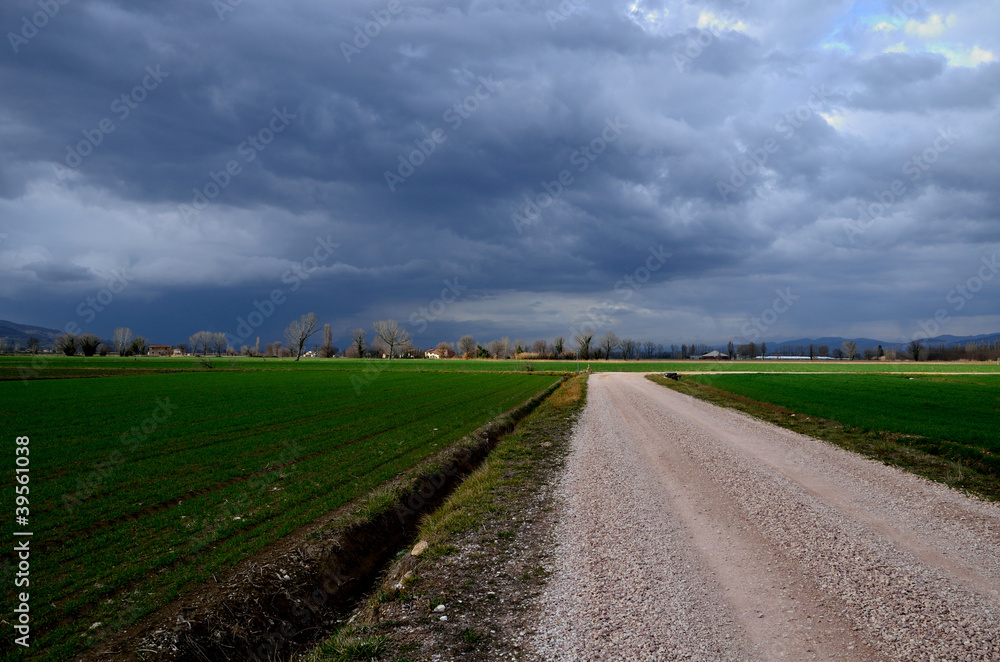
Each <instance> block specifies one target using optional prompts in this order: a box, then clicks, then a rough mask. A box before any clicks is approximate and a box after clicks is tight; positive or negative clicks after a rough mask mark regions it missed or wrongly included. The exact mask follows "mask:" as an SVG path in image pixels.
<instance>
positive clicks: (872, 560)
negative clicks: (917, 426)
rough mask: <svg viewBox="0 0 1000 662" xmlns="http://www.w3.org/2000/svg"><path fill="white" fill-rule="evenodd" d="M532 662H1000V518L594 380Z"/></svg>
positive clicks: (833, 451)
mask: <svg viewBox="0 0 1000 662" xmlns="http://www.w3.org/2000/svg"><path fill="white" fill-rule="evenodd" d="M559 493H560V499H559V506H558V507H559V509H560V522H559V524H558V526H557V531H556V536H557V540H558V543H559V549H558V553H557V555H556V558H557V562H556V566H555V567H554V568H551V570H553V571H554V574H553V576H552V578H551V579H550V582H549V585H548V588H547V589H546V592H545V593H544V595H543V596H542V597H541V598H540V605H539V608H540V611H541V613H542V614H544V616H543V618H542V621H541V623H540V624H539V631H538V634H537V635H536V637H535V638H534V640H533V642H532V647H531V648H530V649H529V650H530V653H529V658H533V659H545V660H604V659H607V660H682V659H683V660H774V659H789V660H808V659H844V660H959V661H962V660H990V661H994V662H997V661H1000V508H998V507H997V506H996V505H994V504H988V503H984V502H981V501H976V500H973V499H969V498H967V497H964V496H962V495H961V494H958V493H956V492H954V491H951V490H948V489H947V488H945V487H943V486H940V485H937V484H934V483H931V482H929V481H925V480H923V479H920V478H917V477H915V476H912V475H909V474H906V473H903V472H901V471H898V470H896V469H893V468H890V467H886V466H884V465H881V464H877V463H874V462H871V461H869V460H866V459H864V458H861V457H859V456H857V455H854V454H852V453H848V452H845V451H842V450H840V449H838V448H836V447H833V446H831V445H829V444H826V443H823V442H820V441H816V440H813V439H809V438H807V437H803V436H801V435H797V434H794V433H791V432H789V431H786V430H783V429H781V428H777V427H774V426H771V425H769V424H766V423H762V422H760V421H756V420H754V419H752V418H749V417H747V416H744V415H742V414H739V413H737V412H733V411H730V410H725V409H720V408H718V407H714V406H712V405H709V404H707V403H704V402H700V401H698V400H694V399H692V398H689V397H687V396H684V395H681V394H678V393H676V392H674V391H670V390H668V389H665V388H663V387H661V386H659V385H656V384H653V383H652V382H649V381H648V380H645V379H644V378H643V377H642V376H641V375H624V374H602V375H595V376H593V377H592V378H591V380H590V386H589V392H588V404H587V408H586V410H585V411H584V414H583V416H582V418H581V421H580V423H579V426H578V428H577V431H576V433H575V436H574V439H573V449H572V454H571V456H570V458H569V461H568V467H567V472H566V475H565V476H564V478H563V481H562V484H561V486H560V490H559Z"/></svg>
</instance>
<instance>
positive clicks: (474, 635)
mask: <svg viewBox="0 0 1000 662" xmlns="http://www.w3.org/2000/svg"><path fill="white" fill-rule="evenodd" d="M461 637H462V641H464V642H465V643H467V644H470V645H471V644H475V643H478V642H479V640H481V639H482V638H483V635H481V634H479V633H478V632H476V630H475V628H471V627H470V628H465V629H464V630H462V634H461Z"/></svg>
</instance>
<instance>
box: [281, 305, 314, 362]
mask: <svg viewBox="0 0 1000 662" xmlns="http://www.w3.org/2000/svg"><path fill="white" fill-rule="evenodd" d="M316 324H317V322H316V313H307V314H305V315H303V316H302V317H301V318H300V319H297V320H295V321H293V322H292V323H291V324H289V325H288V328H286V329H285V340H287V341H288V345H289V349H290V350H291V352H292V354H294V355H295V360H296V361H298V360H299V359H300V358H301V357H302V348H303V347H304V346H305V344H306V341H307V340H309V338H310V337H311V336H313V335H314V334H315V333H316V332H317V331H318V329H317V328H316Z"/></svg>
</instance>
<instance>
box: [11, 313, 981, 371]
mask: <svg viewBox="0 0 1000 662" xmlns="http://www.w3.org/2000/svg"><path fill="white" fill-rule="evenodd" d="M371 330H372V332H373V333H372V334H371V335H369V334H368V331H367V330H366V329H363V328H356V329H353V330H352V331H351V332H350V334H349V335H350V344H349V345H348V347H347V348H346V349H345V350H344V351H343V352H341V350H340V349H339V348H338V347H336V346H335V345H334V344H333V332H332V329H331V327H330V325H329V324H325V325H323V328H322V331H323V336H322V337H323V340H322V344H320V343H316V344H314V345H313V348H312V353H313V355H315V356H319V357H323V358H333V357H335V356H346V357H348V358H387V359H390V360H391V359H393V358H423V356H424V355H425V352H424V350H423V349H421V348H420V347H417V346H415V345H414V344H413V335H412V334H411V333H410V332H409V331H407V330H406V329H405V328H403V326H401V325H400V324H399V322H397V321H396V320H394V319H387V320H379V321H377V322H374V323H373V324H372V329H371ZM319 331H320V329H319V325H318V321H317V319H316V315H315V313H311V312H310V313H307V314H305V315H303V316H302V317H300V318H299V319H297V320H293V321H292V322H291V323H290V324H289V325H288V327H286V329H285V331H284V340H283V341H274V342H270V343H267V344H265V345H264V348H263V349H261V342H260V338H259V337H258V338H257V341H256V343H255V344H254V345H252V346H250V345H242V346H241V347H240V349H239V350H237V349H236V348H235V347H234V346H233V345H231V344H230V342H229V336H227V334H225V333H224V332H218V331H198V332H196V333H194V334H192V335H191V336H190V337H189V338H188V340H187V342H180V343H177V345H176V347H177V348H178V349H179V350H180V351H181V352H182V353H183V354H193V355H196V356H205V355H215V356H223V355H226V356H238V355H243V356H249V357H262V358H271V357H274V358H294V359H295V360H296V361H298V360H299V359H300V358H301V357H302V356H303V354H305V353H306V344H307V342H308V341H309V339H310V338H312V337H313V336H314V335H316V334H317V333H319ZM39 348H40V340H39V339H38V337H36V336H32V337H29V338H28V342H27V350H28V352H29V353H32V354H37V353H38V351H39ZM54 348H55V351H56V352H58V353H61V354H64V355H66V356H76V355H82V356H95V355H99V356H108V355H117V356H141V355H145V354H147V353H148V351H149V343H148V342H147V340H146V339H145V338H144V337H143V336H137V335H133V333H132V330H131V329H130V328H128V327H118V328H116V329H115V330H114V332H113V333H112V336H111V339H110V340H102V339H101V338H100V337H99V336H97V335H95V334H92V333H84V334H80V335H75V334H70V333H63V334H62V335H60V336H58V337H57V338H56V340H55V342H54ZM10 349H11V347H10V345H9V343H8V342H7V340H6V339H4V338H0V354H3V353H7V352H8V351H9V350H10ZM435 349H436V350H437V351H438V353H439V355H442V354H443V355H446V356H457V357H461V358H466V359H474V358H479V359H520V360H532V359H563V360H584V361H587V360H611V359H618V360H624V361H630V360H651V359H687V358H697V357H700V356H701V355H703V354H706V353H708V352H710V351H711V347H709V346H708V345H706V344H704V343H691V344H686V343H682V344H681V345H679V346H678V345H675V344H672V345H669V346H667V347H665V346H664V345H663V344H659V343H654V342H652V341H648V340H646V341H640V340H635V339H633V338H619V337H618V335H617V334H615V333H614V332H613V331H607V332H606V333H604V334H603V335H601V336H600V337H597V334H596V332H594V331H592V330H588V331H581V332H579V333H576V334H574V336H573V338H572V339H571V340H570V341H567V340H566V338H564V337H563V336H557V337H556V338H555V339H553V340H551V341H549V340H535V341H534V342H532V343H530V344H529V343H528V342H525V341H524V340H521V339H519V338H515V339H514V340H511V339H510V338H509V337H508V336H504V337H501V338H497V339H495V340H490V341H488V342H486V343H480V342H478V341H477V340H476V338H475V337H474V336H472V335H464V336H462V337H461V338H460V339H459V340H458V342H457V343H452V342H448V341H443V342H441V343H438V345H437V347H436V348H435ZM13 350H14V351H15V352H17V351H18V350H19V348H18V347H17V346H16V345H15V346H14V347H13ZM774 351H775V353H774V354H773V355H771V354H768V347H767V343H766V342H761V343H760V344H759V345H758V344H757V343H754V342H749V343H745V344H739V345H737V344H734V343H733V342H729V344H728V346H727V352H726V354H727V358H729V359H731V360H738V359H766V358H772V357H774V358H776V357H789V358H795V357H801V358H806V357H808V358H809V359H839V360H848V361H855V360H862V359H864V360H868V361H871V360H888V361H894V360H899V359H903V358H906V359H910V360H913V361H920V360H924V361H961V360H969V361H994V360H1000V341H995V342H990V343H987V342H978V343H976V342H970V343H967V344H965V345H951V346H944V345H938V346H931V345H927V344H925V343H924V342H923V341H921V340H917V339H915V340H912V341H911V342H910V343H909V344H908V345H907V346H906V347H905V348H903V349H901V350H897V349H894V348H890V349H888V350H883V348H882V346H881V345H879V346H878V347H877V348H865V349H864V350H859V348H858V347H857V345H856V343H854V342H852V341H845V342H843V343H842V345H841V346H840V347H835V348H833V350H832V351H831V348H830V347H829V346H828V345H813V344H810V345H808V347H807V346H805V345H800V346H796V347H791V346H789V345H780V346H777V347H774Z"/></svg>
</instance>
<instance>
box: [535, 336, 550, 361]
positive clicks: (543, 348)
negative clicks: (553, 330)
mask: <svg viewBox="0 0 1000 662" xmlns="http://www.w3.org/2000/svg"><path fill="white" fill-rule="evenodd" d="M531 351H532V352H534V353H535V354H537V355H538V358H543V357H544V356H545V353H546V352H547V351H549V343H547V342H546V341H544V340H536V341H535V342H534V344H532V346H531Z"/></svg>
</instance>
